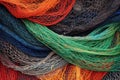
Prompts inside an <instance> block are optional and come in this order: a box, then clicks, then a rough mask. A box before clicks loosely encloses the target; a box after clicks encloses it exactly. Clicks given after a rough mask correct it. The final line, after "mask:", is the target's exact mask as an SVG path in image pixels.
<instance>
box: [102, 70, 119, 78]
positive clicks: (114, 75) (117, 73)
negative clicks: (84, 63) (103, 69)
mask: <svg viewBox="0 0 120 80" xmlns="http://www.w3.org/2000/svg"><path fill="white" fill-rule="evenodd" d="M119 79H120V72H109V73H107V74H106V75H105V76H104V77H103V79H102V80H119Z"/></svg>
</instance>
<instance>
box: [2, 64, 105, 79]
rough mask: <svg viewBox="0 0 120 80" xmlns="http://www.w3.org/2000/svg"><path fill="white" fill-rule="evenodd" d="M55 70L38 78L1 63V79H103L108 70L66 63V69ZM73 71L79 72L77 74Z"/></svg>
mask: <svg viewBox="0 0 120 80" xmlns="http://www.w3.org/2000/svg"><path fill="white" fill-rule="evenodd" d="M53 72H54V74H53ZM53 72H51V73H48V74H46V75H42V76H39V77H38V78H39V79H37V78H36V77H35V76H28V75H25V74H21V73H20V72H18V71H15V70H13V69H10V68H7V67H5V66H3V65H2V64H1V63H0V80H58V79H59V80H61V79H62V78H65V79H62V80H71V79H72V80H86V79H87V80H91V79H92V80H101V79H102V78H103V77H104V76H105V74H106V72H94V71H88V70H84V69H80V68H78V67H76V66H73V65H66V66H65V67H64V70H63V68H61V69H57V70H56V71H53ZM73 72H75V73H78V74H75V73H73ZM55 73H56V74H55ZM60 73H63V74H64V75H65V76H63V75H58V74H60ZM67 73H69V74H67ZM70 73H73V74H70ZM8 74H9V75H8ZM55 76H56V79H55ZM60 76H61V77H60ZM57 77H60V78H57ZM68 77H69V78H68ZM89 77H90V78H89Z"/></svg>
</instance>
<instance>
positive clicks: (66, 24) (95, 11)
mask: <svg viewBox="0 0 120 80" xmlns="http://www.w3.org/2000/svg"><path fill="white" fill-rule="evenodd" d="M119 6H120V1H119V0H76V3H75V5H74V6H73V9H72V11H71V12H70V13H69V15H68V16H67V17H66V18H65V19H64V20H63V21H62V22H60V23H58V24H56V25H54V26H51V27H49V29H51V30H53V31H54V32H56V33H59V34H64V35H78V34H80V33H81V32H85V31H87V30H90V29H93V28H95V26H96V25H97V24H99V23H101V22H103V21H105V20H106V19H107V18H108V17H109V16H110V15H112V14H113V12H115V11H116V10H117V9H118V8H119Z"/></svg>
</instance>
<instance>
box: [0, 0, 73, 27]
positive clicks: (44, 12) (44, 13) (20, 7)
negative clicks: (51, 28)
mask: <svg viewBox="0 0 120 80" xmlns="http://www.w3.org/2000/svg"><path fill="white" fill-rule="evenodd" d="M0 3H1V4H3V5H4V6H5V7H6V8H7V9H8V10H9V11H10V12H11V14H12V15H14V16H15V17H17V18H27V19H29V20H31V21H33V22H37V23H39V24H43V25H53V24H56V23H58V22H60V21H61V20H63V19H64V17H65V16H66V15H67V14H68V13H69V12H70V10H71V9H72V7H73V5H74V3H75V0H52V1H51V0H0Z"/></svg>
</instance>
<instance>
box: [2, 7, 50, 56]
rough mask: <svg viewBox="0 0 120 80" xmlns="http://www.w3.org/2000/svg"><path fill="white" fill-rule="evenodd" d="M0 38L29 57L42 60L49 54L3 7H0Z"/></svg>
mask: <svg viewBox="0 0 120 80" xmlns="http://www.w3.org/2000/svg"><path fill="white" fill-rule="evenodd" d="M3 16H4V18H3ZM0 38H3V39H4V40H6V41H8V42H10V43H11V44H13V45H14V46H16V47H17V48H19V49H20V50H21V51H23V52H24V53H26V54H28V55H31V56H35V57H41V58H42V57H46V56H47V55H48V54H49V53H50V52H51V50H50V49H48V48H47V47H45V46H44V45H43V44H42V43H40V42H39V41H37V40H36V39H35V38H34V37H33V36H32V35H31V34H30V33H29V32H28V31H27V29H25V25H24V24H23V22H22V21H21V20H19V19H16V18H15V17H13V16H12V15H11V14H10V13H9V12H8V11H7V10H6V9H5V8H4V7H3V6H0Z"/></svg>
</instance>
